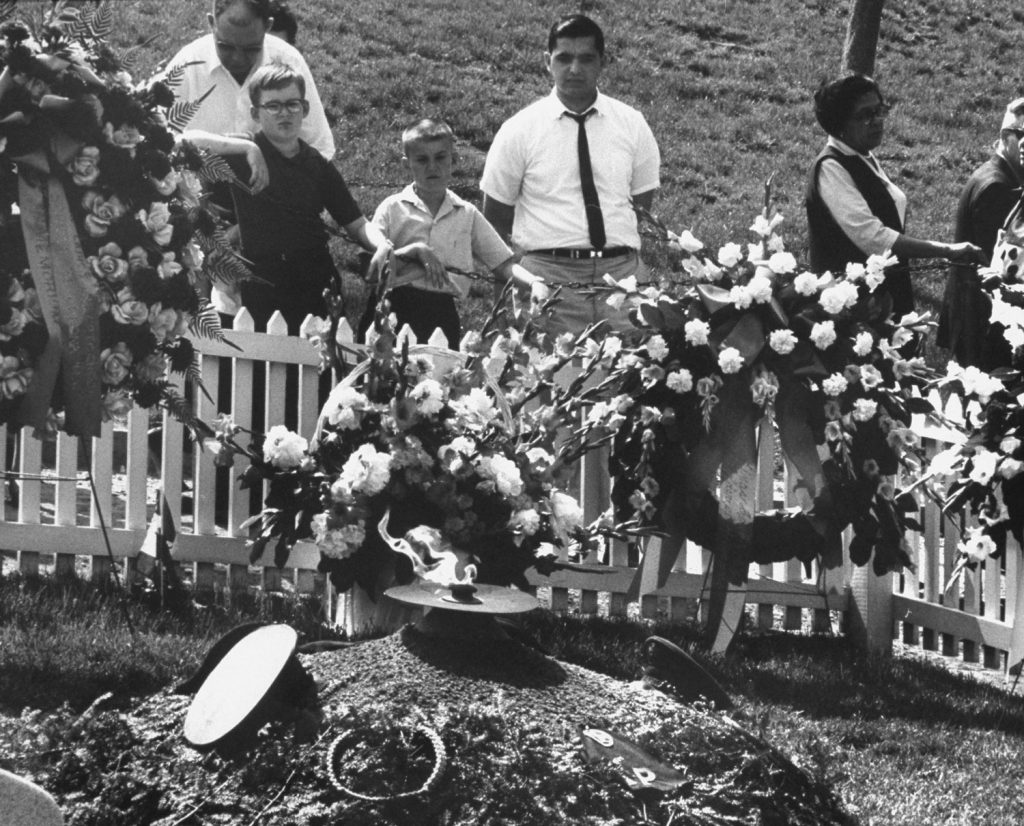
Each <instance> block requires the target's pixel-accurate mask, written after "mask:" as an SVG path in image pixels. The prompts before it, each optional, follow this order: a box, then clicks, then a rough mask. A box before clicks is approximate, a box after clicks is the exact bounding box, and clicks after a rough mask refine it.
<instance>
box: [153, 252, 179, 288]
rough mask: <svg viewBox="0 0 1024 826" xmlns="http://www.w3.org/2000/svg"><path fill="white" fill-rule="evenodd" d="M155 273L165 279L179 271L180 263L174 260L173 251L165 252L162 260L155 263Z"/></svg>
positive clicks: (172, 276)
mask: <svg viewBox="0 0 1024 826" xmlns="http://www.w3.org/2000/svg"><path fill="white" fill-rule="evenodd" d="M156 271H157V274H158V275H159V276H160V278H162V279H163V280H164V281H166V280H167V279H169V278H174V276H176V275H177V274H178V273H179V272H181V264H179V263H178V262H177V261H175V260H174V253H173V252H165V253H164V257H163V260H162V261H161V262H160V263H159V264H157V265H156Z"/></svg>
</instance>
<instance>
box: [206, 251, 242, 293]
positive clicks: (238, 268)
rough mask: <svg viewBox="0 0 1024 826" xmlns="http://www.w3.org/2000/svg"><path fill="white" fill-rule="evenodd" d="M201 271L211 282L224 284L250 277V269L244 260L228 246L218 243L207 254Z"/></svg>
mask: <svg viewBox="0 0 1024 826" xmlns="http://www.w3.org/2000/svg"><path fill="white" fill-rule="evenodd" d="M203 272H204V273H205V274H206V275H207V276H208V277H209V279H210V280H211V281H212V282H214V283H220V284H226V285H232V284H235V283H236V282H238V281H244V280H245V279H247V278H252V270H250V269H249V267H248V266H247V265H246V263H245V260H244V259H243V258H242V257H241V256H240V255H238V253H236V252H235V251H234V250H232V249H231V248H230V247H224V246H221V245H219V244H218V245H217V246H216V247H214V248H213V249H212V250H211V251H210V252H209V254H207V256H206V260H205V261H204V262H203Z"/></svg>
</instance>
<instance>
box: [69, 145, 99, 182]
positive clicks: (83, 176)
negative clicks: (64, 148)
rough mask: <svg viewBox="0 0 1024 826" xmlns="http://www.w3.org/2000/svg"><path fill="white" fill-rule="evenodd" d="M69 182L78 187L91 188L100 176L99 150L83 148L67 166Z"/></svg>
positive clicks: (90, 147)
mask: <svg viewBox="0 0 1024 826" xmlns="http://www.w3.org/2000/svg"><path fill="white" fill-rule="evenodd" d="M67 169H68V172H70V173H71V180H72V181H74V182H75V184H77V185H78V186H92V185H93V184H94V183H96V179H97V178H98V177H99V176H100V150H99V149H98V148H96V147H95V146H83V147H82V148H81V149H79V150H78V154H77V155H75V157H74V158H72V159H71V162H70V163H69V164H68V166H67Z"/></svg>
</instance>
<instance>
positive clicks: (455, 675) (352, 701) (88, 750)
mask: <svg viewBox="0 0 1024 826" xmlns="http://www.w3.org/2000/svg"><path fill="white" fill-rule="evenodd" d="M299 659H300V662H301V663H302V665H303V667H304V668H305V669H306V670H307V671H308V672H310V674H311V675H312V676H313V678H314V679H315V680H316V682H317V687H318V697H319V708H318V709H316V710H315V711H314V710H311V709H305V710H303V711H297V712H296V713H295V714H294V716H293V717H292V719H289V720H287V721H280V722H275V723H272V724H268V725H266V726H264V727H263V728H262V729H261V730H260V732H259V734H258V736H257V737H256V740H255V744H254V746H253V747H252V748H251V749H249V750H248V751H247V752H245V753H244V754H238V755H235V756H223V755H219V754H216V753H209V754H205V755H204V754H200V753H198V752H196V751H195V750H193V749H191V748H190V747H189V746H188V745H187V744H186V743H185V741H184V740H183V738H182V735H181V731H182V722H183V719H184V716H185V714H186V712H187V709H188V706H189V703H190V698H188V697H181V696H175V695H170V694H159V695H156V696H154V697H151V698H149V699H148V700H147V701H146V702H145V703H143V704H142V705H141V706H140V707H138V708H136V709H134V710H132V711H131V712H127V713H126V712H116V711H102V710H100V709H94V710H92V711H90V712H88V713H86V714H85V715H82V716H80V717H77V718H70V715H69V719H68V720H67V721H66V722H65V724H64V725H60V724H59V723H56V724H53V725H52V726H51V730H50V731H49V732H48V733H47V735H46V736H47V737H48V738H50V742H49V746H50V748H49V749H48V750H47V752H46V753H47V754H49V755H51V758H50V760H49V761H48V762H47V761H44V762H42V763H38V764H37V765H36V766H35V769H36V770H35V771H34V772H33V774H34V777H35V779H36V780H37V781H38V782H41V784H42V785H43V786H44V787H45V788H47V789H48V790H50V791H51V792H52V793H53V794H54V795H55V796H56V797H57V799H58V802H59V803H60V804H61V805H62V807H63V808H64V811H65V813H66V814H67V818H68V823H69V824H71V826H93V825H94V824H95V826H99V824H103V826H121V825H122V824H123V826H144V825H148V824H158V825H159V826H187V824H199V823H204V824H225V826H226V824H231V826H256V824H259V826H285V824H309V826H321V824H322V826H326V824H339V823H344V824H352V825H353V826H360V825H361V824H367V826H369V824H403V825H405V824H423V825H424V826H426V825H427V824H448V826H456V825H457V824H465V826H469V824H474V826H476V825H477V824H481V825H484V824H490V825H491V826H497V824H512V823H514V824H516V826H534V825H535V826H542V825H543V826H549V825H550V824H552V823H559V824H616V823H622V824H626V823H637V822H651V823H666V822H669V820H670V819H671V822H672V823H674V824H676V826H679V824H702V825H703V824H726V823H729V824H735V823H750V824H755V823H757V824H773V823H778V824H808V826H811V825H812V824H813V826H826V824H833V823H835V824H840V823H848V822H851V821H850V820H849V819H848V818H847V816H846V815H844V813H843V812H842V811H841V808H840V806H839V804H838V801H837V799H836V798H835V796H834V795H833V794H832V793H831V791H830V790H829V789H827V788H825V787H823V786H821V785H819V784H816V783H815V782H813V781H812V780H811V778H810V777H809V776H808V775H806V774H805V773H804V772H802V771H800V770H799V769H797V768H796V767H795V766H793V764H792V763H790V762H789V761H788V760H787V759H786V758H785V757H783V756H782V755H781V754H780V753H779V752H777V751H776V750H775V749H773V748H772V747H771V746H770V745H768V744H767V743H765V742H764V741H762V740H761V739H759V738H757V737H755V736H753V735H751V734H749V733H747V732H745V731H744V730H743V729H742V728H741V727H740V726H738V725H737V724H736V723H734V722H732V721H731V720H729V719H728V718H726V717H723V716H721V715H719V714H717V713H715V712H714V711H711V710H708V709H705V708H701V707H691V706H683V705H680V704H678V703H676V702H675V701H674V700H673V699H671V698H670V697H668V696H666V695H664V694H662V693H660V692H658V691H654V690H649V689H645V688H644V687H643V686H642V685H641V684H639V683H624V682H622V681H619V680H615V679H612V678H610V677H607V676H604V675H601V674H597V673H595V672H593V671H589V670H588V669H585V668H581V667H578V666H574V665H571V664H567V663H562V662H558V661H555V660H553V659H551V658H548V657H546V656H544V655H542V654H540V653H538V652H536V651H534V650H532V649H530V648H527V647H525V646H523V645H521V644H519V643H517V642H513V641H510V640H495V639H487V640H475V641H474V640H465V639H463V640H455V641H450V640H439V639H437V638H433V637H428V636H424V635H422V634H420V633H419V632H417V631H416V630H414V629H413V628H412V627H411V626H409V627H406V628H405V629H403V630H402V631H400V632H398V633H396V634H394V635H392V636H390V637H386V638H384V639H380V640H374V641H370V642H366V643H363V644H361V645H358V646H355V647H352V648H348V649H344V650H341V651H334V652H324V653H317V654H312V655H300V657H299ZM581 725H587V726H597V727H601V728H607V729H610V730H614V731H616V732H618V733H620V734H622V735H624V736H626V737H628V738H630V739H632V740H633V741H635V742H636V743H637V744H639V745H640V746H641V747H642V748H643V749H645V750H646V751H647V752H649V753H650V754H651V755H653V756H654V757H655V758H656V759H658V760H660V761H662V762H663V763H665V764H668V765H670V766H672V767H674V768H675V769H676V770H678V771H679V772H681V773H682V775H683V776H685V784H684V785H683V786H682V787H681V788H680V789H679V790H677V791H676V792H674V793H673V794H672V795H670V796H669V797H665V798H659V797H658V796H656V795H653V794H652V795H649V796H646V798H645V802H646V816H647V817H648V818H650V820H643V818H642V816H641V811H642V809H641V804H640V801H639V800H638V799H637V798H636V797H635V796H634V795H633V794H631V793H630V792H629V791H628V790H627V789H626V788H625V786H624V785H623V783H622V780H623V776H622V774H621V773H620V769H619V768H618V767H616V766H614V765H611V764H605V765H592V764H587V763H586V762H585V761H584V759H583V757H582V754H581V750H580V746H579V734H578V727H579V726H581ZM428 730H432V731H435V732H437V734H438V735H439V737H440V743H441V744H442V746H443V748H442V749H441V751H443V752H444V756H446V764H445V766H444V771H443V773H442V774H441V775H440V778H439V780H438V781H437V782H436V783H434V782H432V780H431V777H432V772H435V770H436V769H437V766H438V762H439V759H440V757H441V755H439V754H438V753H437V752H438V749H437V747H436V745H431V741H430V738H429V737H428V736H426V735H424V734H423V732H425V731H428ZM37 734H38V732H37ZM339 738H340V739H339ZM435 743H436V741H435ZM332 744H336V749H335V751H336V756H337V760H336V762H335V764H334V771H333V774H334V776H335V781H337V782H336V783H332V781H331V779H330V777H329V772H328V770H327V768H326V765H325V757H326V755H327V753H328V750H329V749H330V747H331V746H332ZM425 783H426V784H429V785H430V786H431V788H430V791H428V792H426V793H425V794H419V795H413V796H411V797H406V798H403V799H399V800H392V801H387V800H366V799H358V798H356V797H353V796H351V795H349V794H347V793H345V792H342V791H339V790H338V789H337V788H336V787H335V786H336V785H341V786H344V787H345V788H347V789H349V790H351V791H356V792H357V793H358V794H361V795H362V796H363V797H369V798H374V797H387V796H393V795H396V794H400V793H402V792H409V791H414V790H416V789H418V788H420V787H421V786H422V785H424V784H425ZM673 818H674V819H673Z"/></svg>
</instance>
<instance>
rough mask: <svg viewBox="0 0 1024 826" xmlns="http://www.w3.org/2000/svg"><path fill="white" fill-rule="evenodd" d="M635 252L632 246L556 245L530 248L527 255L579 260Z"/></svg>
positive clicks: (616, 256) (614, 256)
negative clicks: (536, 248) (594, 247)
mask: <svg viewBox="0 0 1024 826" xmlns="http://www.w3.org/2000/svg"><path fill="white" fill-rule="evenodd" d="M632 252H635V250H634V249H633V248H632V247H605V248H604V249H603V250H592V249H577V248H575V247H556V248H555V249H550V250H530V251H529V252H528V253H527V255H550V256H553V257H554V258H571V259H573V260H574V261H580V260H585V259H590V258H621V257H622V256H623V255H629V254H630V253H632Z"/></svg>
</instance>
